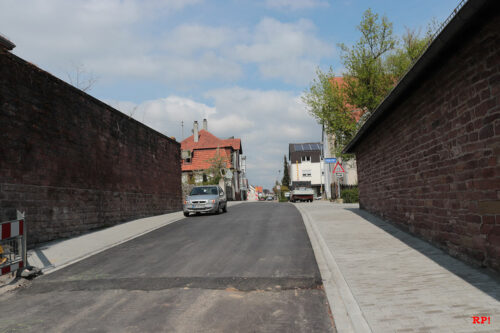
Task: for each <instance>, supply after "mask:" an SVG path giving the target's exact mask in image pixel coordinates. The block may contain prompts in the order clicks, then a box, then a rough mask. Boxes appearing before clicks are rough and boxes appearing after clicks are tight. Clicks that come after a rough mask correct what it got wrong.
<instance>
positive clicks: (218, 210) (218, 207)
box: [214, 205, 220, 215]
mask: <svg viewBox="0 0 500 333" xmlns="http://www.w3.org/2000/svg"><path fill="white" fill-rule="evenodd" d="M214 214H215V215H219V214H220V205H219V206H217V210H216V211H215V212H214Z"/></svg>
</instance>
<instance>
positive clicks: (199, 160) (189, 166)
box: [182, 148, 231, 171]
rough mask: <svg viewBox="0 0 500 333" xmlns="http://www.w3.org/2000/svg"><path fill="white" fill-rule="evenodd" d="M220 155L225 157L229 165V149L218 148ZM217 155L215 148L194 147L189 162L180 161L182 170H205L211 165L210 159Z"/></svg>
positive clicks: (228, 165) (229, 165)
mask: <svg viewBox="0 0 500 333" xmlns="http://www.w3.org/2000/svg"><path fill="white" fill-rule="evenodd" d="M219 154H220V156H222V157H224V158H225V159H226V163H227V167H228V168H230V167H231V149H230V148H225V149H223V148H220V149H219ZM216 155H217V149H211V148H209V149H195V150H194V151H193V155H192V158H191V163H186V161H185V160H183V161H182V171H193V170H206V169H209V168H210V167H211V165H210V159H211V158H214V157H215V156H216Z"/></svg>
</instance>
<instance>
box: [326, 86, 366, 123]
mask: <svg viewBox="0 0 500 333" xmlns="http://www.w3.org/2000/svg"><path fill="white" fill-rule="evenodd" d="M330 83H331V84H332V85H333V84H336V85H337V87H339V88H341V87H343V86H345V81H344V78H343V77H342V76H336V77H332V78H331V79H330ZM346 106H347V108H348V109H350V110H351V112H352V117H353V118H354V120H356V122H358V121H359V119H361V116H362V115H363V114H364V113H365V112H364V110H363V109H361V108H357V107H355V106H354V105H350V104H346Z"/></svg>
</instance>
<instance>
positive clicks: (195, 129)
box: [193, 121, 198, 142]
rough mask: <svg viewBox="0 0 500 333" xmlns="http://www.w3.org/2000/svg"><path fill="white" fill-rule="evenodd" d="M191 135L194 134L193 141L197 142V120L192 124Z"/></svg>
mask: <svg viewBox="0 0 500 333" xmlns="http://www.w3.org/2000/svg"><path fill="white" fill-rule="evenodd" d="M193 135H194V142H198V122H197V121H195V122H194V125H193Z"/></svg>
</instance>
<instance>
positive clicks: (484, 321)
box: [472, 316, 491, 324]
mask: <svg viewBox="0 0 500 333" xmlns="http://www.w3.org/2000/svg"><path fill="white" fill-rule="evenodd" d="M472 323H473V324H491V318H490V317H476V316H472Z"/></svg>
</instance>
